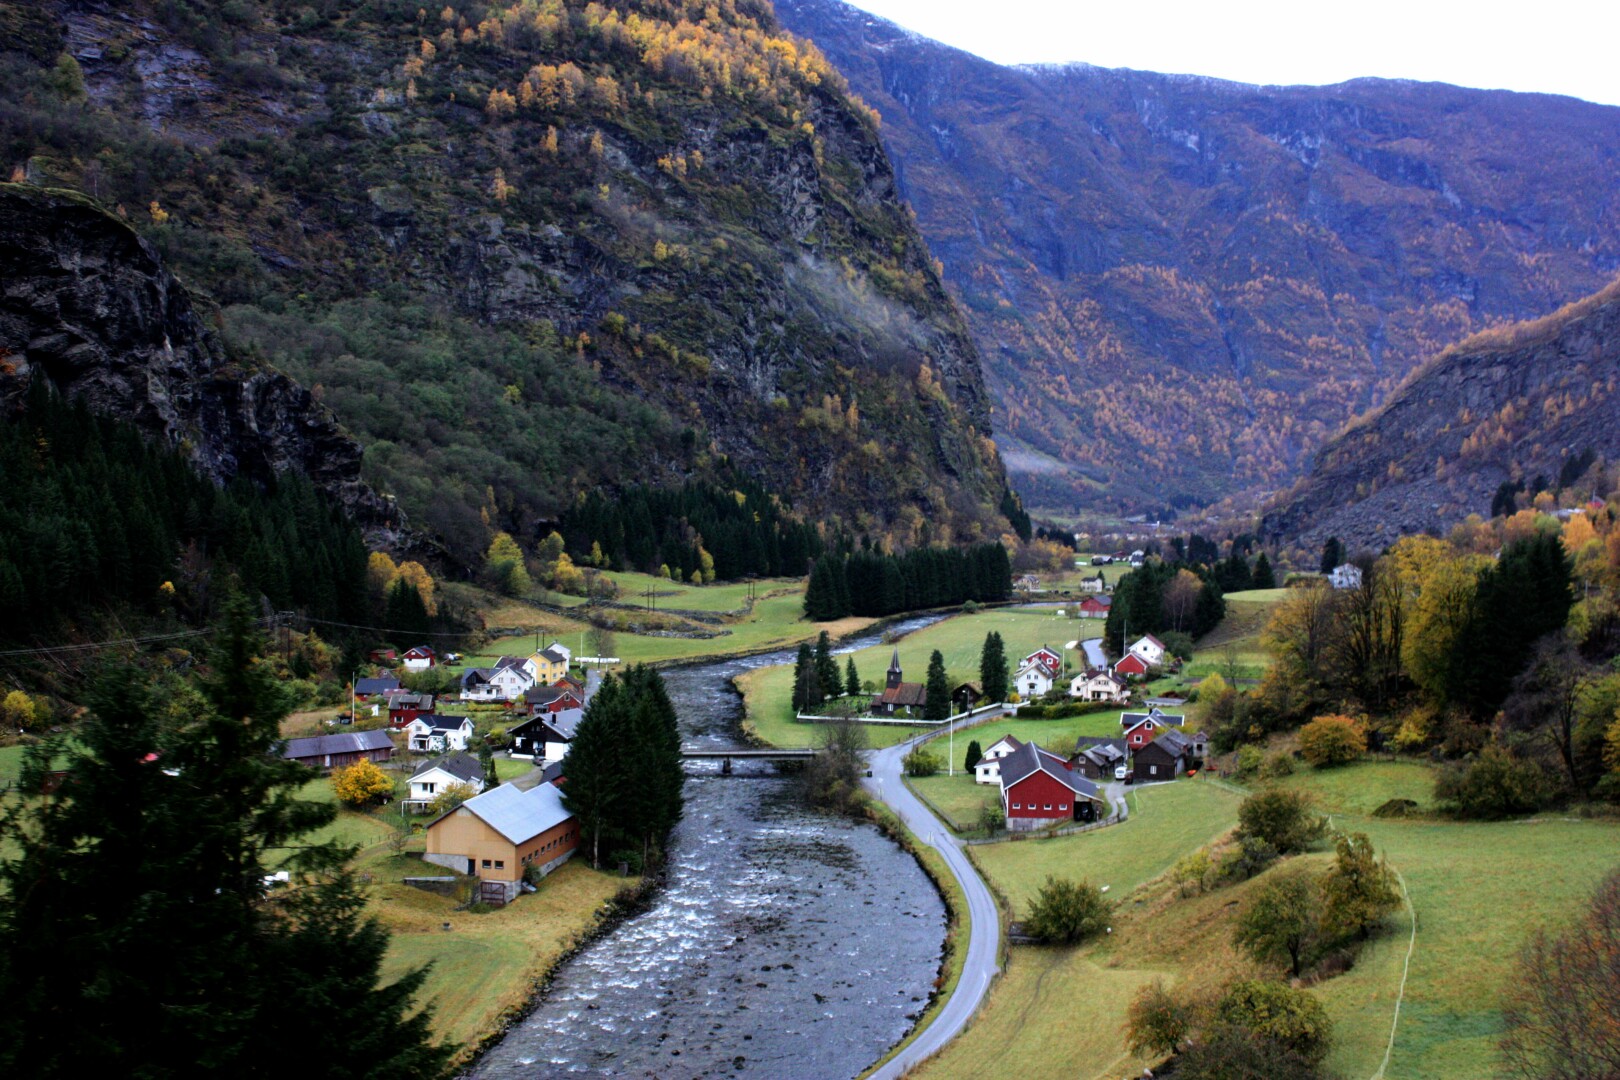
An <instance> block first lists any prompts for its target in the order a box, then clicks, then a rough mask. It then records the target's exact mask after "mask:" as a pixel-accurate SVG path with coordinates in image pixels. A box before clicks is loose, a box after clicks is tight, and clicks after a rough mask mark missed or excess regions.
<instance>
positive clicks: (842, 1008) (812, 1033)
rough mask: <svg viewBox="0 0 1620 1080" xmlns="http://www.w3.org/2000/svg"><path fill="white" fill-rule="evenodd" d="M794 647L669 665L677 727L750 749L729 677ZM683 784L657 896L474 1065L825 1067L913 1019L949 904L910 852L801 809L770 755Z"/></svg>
mask: <svg viewBox="0 0 1620 1080" xmlns="http://www.w3.org/2000/svg"><path fill="white" fill-rule="evenodd" d="M932 621H934V620H933V619H917V620H912V621H910V622H906V623H902V624H900V625H898V626H896V627H894V628H892V629H893V631H894V632H896V633H904V632H906V631H909V630H913V629H916V628H918V627H920V626H924V625H927V624H928V623H929V622H932ZM876 641H877V638H876V637H868V638H865V639H862V640H859V641H854V642H851V643H850V644H849V646H847V648H864V647H865V646H867V645H871V644H874V643H875V642H876ZM792 660H793V653H791V652H781V653H772V654H769V655H766V656H757V657H750V658H747V659H742V660H730V661H720V662H716V663H709V664H696V665H690V666H686V667H680V668H675V669H671V670H669V671H666V672H665V673H664V680H665V683H666V685H667V686H668V687H669V692H670V696H671V697H672V698H673V699H674V701H675V705H676V708H677V710H678V712H679V716H680V725H681V735H682V738H683V741H684V742H685V743H686V744H687V745H688V746H732V745H741V741H740V739H739V737H738V724H739V721H740V720H741V718H742V701H741V698H740V697H739V696H738V694H737V692H736V690H735V689H734V688H733V687H732V685H731V679H732V678H733V677H734V676H736V675H738V674H740V673H742V672H744V671H748V670H751V669H753V668H757V667H761V666H765V665H769V664H781V663H791V662H792ZM685 794H686V812H685V816H684V818H683V819H682V821H681V823H680V825H679V826H677V827H676V830H675V832H674V834H673V835H672V837H671V840H670V851H669V872H668V877H667V882H666V884H665V886H664V887H663V888H662V889H661V890H659V892H658V893H657V895H656V897H655V898H654V900H653V902H652V904H651V905H650V907H649V908H648V909H647V910H645V911H643V912H642V913H641V914H639V915H636V916H635V917H634V918H631V919H628V920H626V921H625V922H623V923H621V924H620V925H619V926H617V927H616V928H614V929H613V930H612V931H611V932H610V933H608V934H606V935H605V936H604V937H602V938H601V939H599V940H597V941H596V942H594V943H592V944H591V945H590V946H589V947H587V948H586V949H584V950H583V951H582V952H580V954H579V955H578V956H576V957H575V958H574V959H573V960H572V961H570V962H569V963H568V964H567V965H566V966H565V967H564V968H563V969H562V970H561V971H560V972H559V973H558V975H557V977H556V979H555V980H554V981H553V983H552V985H551V988H550V990H549V991H548V992H547V994H546V995H545V997H544V999H543V1000H541V1001H540V1003H539V1004H538V1006H537V1007H536V1008H535V1009H534V1011H533V1012H532V1013H531V1014H530V1015H529V1016H528V1017H527V1018H526V1019H525V1020H524V1021H523V1022H522V1023H521V1024H519V1025H517V1026H516V1027H514V1028H513V1029H512V1030H511V1031H510V1032H509V1033H508V1034H507V1035H506V1036H505V1038H503V1039H502V1040H501V1042H500V1043H498V1044H497V1045H496V1046H495V1047H493V1048H492V1049H491V1050H490V1051H489V1052H488V1053H487V1054H485V1055H484V1056H483V1058H482V1059H480V1061H479V1063H478V1066H477V1068H476V1069H475V1070H474V1075H475V1076H477V1077H480V1078H491V1080H493V1078H518V1077H521V1078H533V1077H550V1076H618V1077H660V1078H670V1080H676V1078H681V1077H718V1076H745V1077H761V1078H767V1077H783V1078H789V1077H795V1078H796V1077H815V1078H818V1080H819V1078H828V1080H832V1078H838V1077H850V1076H855V1075H857V1074H858V1073H860V1072H861V1071H862V1070H864V1069H865V1068H866V1067H867V1066H869V1065H871V1064H872V1063H873V1062H874V1061H876V1060H877V1059H878V1058H879V1057H881V1056H882V1055H883V1053H884V1052H885V1051H886V1050H887V1049H888V1048H889V1047H890V1046H892V1045H894V1043H896V1042H898V1041H899V1040H900V1039H901V1038H903V1037H904V1036H905V1034H906V1032H907V1031H908V1030H909V1029H910V1028H911V1025H912V1023H913V1022H914V1021H915V1020H916V1018H917V1016H918V1015H919V1014H920V1013H921V1012H922V1010H923V1008H924V1007H925V1006H926V1004H927V1001H928V996H929V993H930V991H931V989H932V987H933V983H934V979H935V977H936V975H937V974H938V969H939V961H940V951H941V948H942V945H943V942H944V937H945V909H944V905H943V904H942V903H941V901H940V899H939V896H938V894H937V893H936V892H935V890H934V887H933V884H932V883H931V882H930V881H929V880H928V877H927V875H925V874H924V873H923V871H922V870H921V868H920V867H918V865H917V863H916V861H915V860H914V859H912V857H911V856H909V855H907V854H906V853H905V852H904V851H902V850H901V849H900V848H899V847H898V846H896V845H895V844H894V843H893V842H892V841H891V840H889V839H888V838H887V837H885V836H883V835H882V834H881V833H879V832H878V831H877V830H876V829H875V828H873V827H872V826H870V825H865V824H857V823H855V822H852V821H850V820H848V819H845V818H841V817H837V816H832V815H828V814H822V813H818V812H815V811H812V810H810V809H808V808H806V807H805V806H803V805H802V804H801V803H800V801H799V800H798V797H797V793H796V791H795V790H794V785H793V781H792V780H791V779H788V778H783V777H779V776H777V775H776V774H775V772H774V769H773V767H772V766H770V765H766V764H759V763H751V764H747V765H744V764H739V765H737V770H736V773H735V774H734V775H732V776H729V777H727V776H721V775H719V774H718V766H717V765H716V766H714V767H713V768H712V769H710V770H709V771H707V772H706V773H703V772H693V773H692V774H691V775H690V776H689V778H688V780H687V782H686V791H685ZM541 887H542V888H544V886H543V885H542V886H541Z"/></svg>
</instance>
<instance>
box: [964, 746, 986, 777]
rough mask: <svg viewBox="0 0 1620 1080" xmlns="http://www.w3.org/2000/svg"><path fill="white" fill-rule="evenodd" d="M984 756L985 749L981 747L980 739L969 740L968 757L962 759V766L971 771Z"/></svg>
mask: <svg viewBox="0 0 1620 1080" xmlns="http://www.w3.org/2000/svg"><path fill="white" fill-rule="evenodd" d="M982 757H984V751H983V750H982V749H980V747H979V740H978V739H972V740H969V742H968V748H967V757H965V758H963V759H962V767H963V768H964V769H965V770H966V771H968V772H970V773H971V772H972V771H973V767H974V766H975V765H977V764H978V763H979V759H980V758H982Z"/></svg>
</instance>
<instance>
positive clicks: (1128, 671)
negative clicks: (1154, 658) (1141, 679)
mask: <svg viewBox="0 0 1620 1080" xmlns="http://www.w3.org/2000/svg"><path fill="white" fill-rule="evenodd" d="M1147 673H1148V665H1147V661H1146V660H1144V659H1142V658H1141V657H1140V656H1137V655H1136V654H1135V653H1127V654H1126V656H1125V659H1123V660H1121V661H1120V662H1119V663H1117V664H1115V665H1114V674H1115V675H1146V674H1147Z"/></svg>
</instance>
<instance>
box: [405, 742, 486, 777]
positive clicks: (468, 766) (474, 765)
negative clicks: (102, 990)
mask: <svg viewBox="0 0 1620 1080" xmlns="http://www.w3.org/2000/svg"><path fill="white" fill-rule="evenodd" d="M434 769H441V770H443V771H444V772H447V773H449V774H450V775H451V776H453V777H455V778H456V779H457V780H464V781H466V782H467V783H469V784H470V783H472V782H473V781H474V780H478V781H482V780H483V779H484V767H483V766H482V765H480V764H478V759H477V758H475V757H473V756H472V755H471V754H469V753H467V752H466V751H465V750H457V751H455V752H454V753H451V754H445V755H443V756H442V757H436V758H434V759H433V760H432V761H430V762H428V763H427V764H426V765H423V766H422V767H421V768H420V769H417V770H416V771H415V772H414V773H412V774H411V779H412V780H415V779H416V778H417V777H418V776H421V775H423V774H424V773H430V772H432V771H433V770H434Z"/></svg>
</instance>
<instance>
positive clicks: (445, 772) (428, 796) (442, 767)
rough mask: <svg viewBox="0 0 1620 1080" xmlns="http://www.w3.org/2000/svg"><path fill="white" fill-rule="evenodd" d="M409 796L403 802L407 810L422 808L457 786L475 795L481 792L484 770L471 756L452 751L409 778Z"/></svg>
mask: <svg viewBox="0 0 1620 1080" xmlns="http://www.w3.org/2000/svg"><path fill="white" fill-rule="evenodd" d="M410 783H411V794H410V797H409V798H407V799H406V800H405V804H406V806H407V807H412V806H414V807H418V808H425V807H426V806H427V805H428V804H429V803H431V802H432V801H433V800H434V799H436V798H438V797H439V796H440V795H442V794H444V793H445V792H446V791H448V790H450V789H451V788H453V787H456V786H457V785H462V786H465V787H468V788H471V789H472V793H473V794H474V795H477V794H478V793H479V792H481V791H483V790H484V767H483V766H482V765H480V764H479V763H478V759H477V758H475V757H473V756H472V755H471V754H468V753H463V752H462V751H459V750H458V751H456V752H454V753H451V754H446V755H444V757H440V758H434V759H433V760H432V761H430V762H428V763H427V764H425V765H423V766H422V767H421V768H420V769H417V770H416V772H414V773H412V774H411V781H410Z"/></svg>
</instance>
